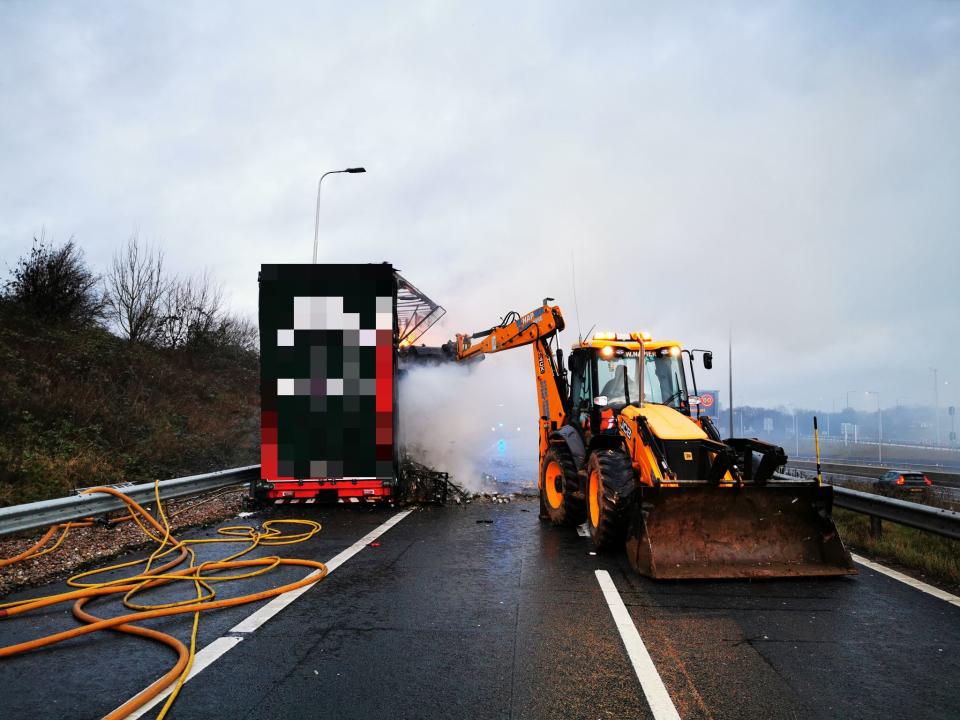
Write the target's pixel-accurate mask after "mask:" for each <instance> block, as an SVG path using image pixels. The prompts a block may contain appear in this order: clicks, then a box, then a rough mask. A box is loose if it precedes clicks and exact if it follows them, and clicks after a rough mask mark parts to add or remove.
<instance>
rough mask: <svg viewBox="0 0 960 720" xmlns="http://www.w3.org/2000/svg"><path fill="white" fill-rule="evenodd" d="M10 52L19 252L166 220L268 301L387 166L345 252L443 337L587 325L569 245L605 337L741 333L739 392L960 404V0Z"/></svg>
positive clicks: (778, 398)
mask: <svg viewBox="0 0 960 720" xmlns="http://www.w3.org/2000/svg"><path fill="white" fill-rule="evenodd" d="M678 5H679V6H681V7H679V8H678V7H677V6H678ZM0 58H2V62H0V258H2V260H3V261H4V263H5V264H6V265H12V264H13V262H15V260H16V258H17V256H18V255H20V254H22V253H25V252H26V251H27V250H28V248H29V245H30V238H31V237H32V236H33V235H35V234H38V233H40V231H41V230H42V229H43V230H45V232H46V235H47V237H48V238H52V239H53V240H54V241H56V242H61V241H64V240H66V239H68V238H69V237H70V236H73V237H74V238H75V239H76V240H77V241H78V243H79V244H80V245H81V246H82V247H83V248H84V250H85V251H86V253H87V256H88V258H89V260H90V261H91V263H92V264H93V265H94V266H95V267H97V268H100V269H102V268H105V267H106V265H107V264H108V263H109V259H110V256H111V254H112V253H113V251H114V250H115V249H116V248H117V247H118V246H119V245H120V244H121V243H122V242H123V241H124V240H125V238H127V237H128V236H129V235H130V234H131V233H133V232H139V234H140V236H141V237H142V238H145V239H147V240H150V241H152V242H155V243H156V244H158V245H161V246H162V247H163V248H164V250H165V252H166V254H167V258H168V261H169V263H170V265H171V266H172V267H173V268H175V269H176V270H178V271H180V272H184V273H189V272H193V271H201V270H202V269H204V268H209V269H210V270H211V271H212V273H213V274H214V275H215V277H217V278H218V279H219V280H220V281H222V282H223V284H224V286H225V288H226V290H227V292H228V295H229V297H230V300H231V302H232V304H233V305H234V307H236V308H237V309H238V310H240V311H243V312H245V313H249V314H251V315H253V314H254V313H255V309H256V297H257V283H256V278H257V270H258V268H259V265H260V264H261V263H274V262H306V261H309V259H310V256H311V249H312V248H311V246H312V234H313V212H314V202H315V197H316V196H315V191H316V181H317V178H318V176H319V175H320V174H321V173H322V172H323V171H325V170H330V169H336V168H342V167H345V166H349V165H363V166H365V167H366V169H367V174H365V175H337V176H332V177H329V178H327V180H326V181H324V196H323V199H322V208H321V218H320V247H321V251H320V253H321V259H322V260H324V261H331V262H379V261H382V260H387V261H390V262H392V263H394V264H395V265H396V266H397V267H399V268H401V269H402V271H403V272H404V274H405V275H406V276H407V277H408V278H409V279H410V280H411V281H412V282H414V283H415V284H417V285H418V286H419V287H420V288H421V289H422V290H424V291H425V292H427V293H428V294H430V295H431V296H432V297H433V298H434V299H436V300H437V301H438V302H440V303H441V304H443V305H444V306H445V307H446V308H447V310H448V314H447V319H446V320H445V321H444V324H443V326H442V327H441V328H439V330H438V331H437V330H435V331H433V332H432V333H431V334H430V335H428V336H427V338H426V340H432V341H434V342H441V341H443V340H445V339H447V338H448V337H449V336H451V335H452V334H453V333H454V332H456V331H458V330H475V329H478V328H480V327H485V326H489V325H490V324H492V322H494V321H496V320H497V319H498V318H499V316H500V315H502V314H503V313H504V312H505V311H507V310H511V309H515V310H518V311H520V312H525V311H527V310H530V309H532V308H533V307H535V306H536V305H538V304H539V302H540V301H541V299H542V298H543V297H544V296H551V297H554V298H556V300H557V302H558V303H559V304H560V305H561V307H562V308H563V309H564V311H565V314H566V317H567V320H568V327H570V328H573V330H572V331H569V330H568V332H567V333H565V344H569V342H572V341H573V340H574V339H575V334H576V326H577V312H576V309H575V306H574V298H573V281H572V274H573V273H572V264H571V258H574V259H575V263H576V278H577V296H578V300H579V316H580V318H581V320H582V325H583V330H584V331H586V330H587V329H588V328H589V327H590V326H591V325H594V324H595V323H596V324H597V328H598V329H609V330H618V329H619V330H629V329H641V328H643V329H649V330H651V331H652V332H653V333H654V335H656V336H660V337H664V336H670V337H675V338H678V339H680V340H682V341H684V342H685V343H687V344H688V345H691V346H696V347H712V348H714V349H715V350H717V351H718V356H719V355H724V356H725V355H726V345H727V333H728V328H729V327H730V326H732V330H733V335H734V353H735V358H734V368H735V388H734V390H735V401H736V402H738V403H741V402H742V403H751V404H766V405H775V404H781V403H795V404H797V405H801V406H805V407H811V406H813V407H821V408H827V409H829V408H830V407H831V403H832V401H836V403H837V404H840V402H841V400H842V398H844V396H845V394H846V391H847V390H857V391H863V390H879V391H880V392H881V394H882V401H883V404H884V406H887V405H894V404H895V403H896V401H897V400H900V401H901V402H905V403H911V402H917V403H931V402H932V395H933V378H932V373H931V372H930V370H929V367H930V366H937V367H939V369H940V378H941V380H942V381H947V382H949V383H950V384H949V385H946V386H944V388H942V391H941V402H943V401H944V400H945V399H946V400H948V401H949V400H951V399H953V401H956V400H957V399H960V397H958V395H957V392H956V390H955V389H954V388H955V387H956V384H960V363H958V359H957V358H958V353H960V321H958V311H960V291H958V290H960V284H958V275H960V249H958V247H960V243H958V241H960V140H958V134H960V3H957V2H930V3H922V2H897V3H884V2H875V1H871V2H862V3H855V2H845V3H833V2H829V3H828V2H824V3H819V4H818V3H811V2H796V3H793V2H756V3H743V4H739V3H716V2H710V3H703V4H697V3H679V4H678V3H639V2H619V3H613V2H609V3H604V2H591V3H587V2H583V3H563V2H556V1H551V2H543V3H516V2H511V3H502V4H498V3H493V2H482V3H478V2H473V3H463V4H461V5H459V6H457V5H455V4H454V3H451V2H440V1H436V2H415V1H413V0H408V1H407V2H403V3H390V4H383V5H381V4H378V3H373V2H363V3H333V2H331V3H319V2H303V3H296V2H283V3H266V2H264V3H240V2H224V3H216V2H202V3H186V2H150V3H135V2H124V3H117V2H100V3H97V2H84V3H76V2H65V3H53V2H33V1H31V2H10V0H0ZM512 355H515V356H517V357H512V358H508V357H505V356H504V357H501V358H491V359H490V360H489V362H501V363H502V365H503V368H504V370H503V371H504V373H505V374H511V375H512V380H515V379H516V377H517V376H518V375H519V376H522V375H523V374H524V373H526V372H527V371H528V363H529V358H528V357H527V356H526V353H512ZM521 356H522V357H521ZM719 360H720V358H718V362H717V364H716V366H715V369H714V370H713V372H712V375H711V376H705V377H701V386H708V387H709V386H712V387H720V388H723V389H725V388H726V363H725V360H724V361H719ZM708 377H709V379H707V378H708ZM512 380H511V383H510V384H509V386H511V387H512V384H513V382H512ZM955 383H956V384H955ZM530 392H531V394H532V392H533V390H532V388H531V391H530ZM854 397H855V398H859V400H858V404H859V406H860V407H861V408H862V409H867V408H869V407H872V406H873V403H874V401H873V400H869V402H868V399H867V398H865V397H864V396H862V395H861V394H857V395H855V396H854ZM524 399H525V400H526V399H529V398H524ZM855 404H856V403H855Z"/></svg>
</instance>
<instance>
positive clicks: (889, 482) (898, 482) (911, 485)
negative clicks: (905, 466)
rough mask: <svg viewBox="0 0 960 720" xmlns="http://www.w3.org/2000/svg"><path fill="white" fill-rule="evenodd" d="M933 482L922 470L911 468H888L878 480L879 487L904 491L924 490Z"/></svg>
mask: <svg viewBox="0 0 960 720" xmlns="http://www.w3.org/2000/svg"><path fill="white" fill-rule="evenodd" d="M931 484H932V483H931V482H930V479H929V478H928V477H927V476H926V475H924V474H923V473H922V472H916V471H911V470H888V471H887V472H885V473H884V474H883V475H881V476H880V478H879V479H878V480H877V487H879V488H882V489H887V490H902V491H904V492H922V491H923V489H924V488H925V487H927V486H929V485H931Z"/></svg>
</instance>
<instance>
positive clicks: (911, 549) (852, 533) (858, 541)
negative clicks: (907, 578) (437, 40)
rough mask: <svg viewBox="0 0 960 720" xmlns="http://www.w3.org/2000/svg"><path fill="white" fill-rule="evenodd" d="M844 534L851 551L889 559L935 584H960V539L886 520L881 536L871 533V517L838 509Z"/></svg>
mask: <svg viewBox="0 0 960 720" xmlns="http://www.w3.org/2000/svg"><path fill="white" fill-rule="evenodd" d="M833 517H834V520H835V521H836V523H837V528H838V529H839V530H840V536H841V537H842V538H843V541H844V543H845V544H846V545H847V547H848V548H849V549H851V550H854V551H856V552H859V553H860V554H863V555H866V556H867V557H869V558H870V559H871V560H877V561H878V562H888V563H892V564H893V565H898V566H900V567H901V568H903V569H904V570H905V571H906V572H907V573H908V574H910V575H914V576H918V577H920V579H922V580H927V581H929V582H931V583H933V584H934V585H941V586H949V589H952V590H956V589H957V588H958V587H960V541H958V540H951V539H949V538H945V537H940V536H939V535H934V534H932V533H927V532H922V531H920V530H914V529H913V528H908V527H904V526H902V525H897V524H895V523H892V522H888V521H884V522H883V532H882V536H881V537H880V538H874V537H872V536H871V535H870V518H869V517H868V516H866V515H861V514H860V513H855V512H851V511H850V510H843V509H841V508H834V511H833Z"/></svg>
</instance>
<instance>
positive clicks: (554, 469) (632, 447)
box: [448, 298, 856, 579]
mask: <svg viewBox="0 0 960 720" xmlns="http://www.w3.org/2000/svg"><path fill="white" fill-rule="evenodd" d="M552 300H553V298H546V299H544V301H543V305H542V306H541V307H538V308H537V309H535V310H533V311H532V312H530V313H527V314H526V315H523V316H520V315H519V314H517V313H509V314H508V315H507V316H506V317H505V318H503V320H502V321H501V322H500V323H499V324H498V325H496V326H494V327H491V328H489V329H487V330H483V331H481V332H478V333H473V334H462V335H457V336H456V340H455V341H453V342H452V343H450V344H449V346H448V350H449V351H450V352H451V354H453V355H454V356H455V357H456V359H457V360H459V361H468V360H475V359H477V358H478V357H480V356H482V355H485V354H490V353H496V352H502V351H504V350H510V349H513V348H518V347H522V346H525V345H531V346H532V347H533V366H534V376H535V380H536V390H537V402H538V406H539V416H540V419H539V425H540V463H539V467H540V471H539V479H538V487H539V494H540V514H541V518H543V519H544V520H549V521H550V522H552V523H553V524H555V525H579V524H581V523H583V522H584V520H586V524H587V527H588V528H589V532H590V537H591V539H592V542H593V544H594V546H595V547H596V548H597V549H598V550H607V551H616V550H619V549H620V548H622V547H624V545H625V547H626V552H627V555H628V557H629V561H630V564H631V565H632V566H633V568H634V569H635V570H636V571H637V572H639V573H641V574H643V575H647V576H649V577H653V578H667V579H692V578H756V577H792V576H826V575H848V574H854V573H856V570H855V569H854V567H853V563H852V561H851V558H850V554H849V553H848V552H847V550H846V549H845V548H844V546H843V543H842V541H841V539H840V536H839V534H838V533H837V529H836V526H835V525H834V523H833V521H832V519H831V514H830V513H831V507H832V504H833V494H832V492H833V488H832V487H830V486H822V485H820V484H819V483H818V482H817V481H813V482H812V483H811V482H809V481H794V480H787V479H785V478H784V477H782V476H777V475H776V473H775V471H776V469H777V468H778V467H779V466H781V465H783V464H784V463H785V462H786V460H787V456H786V454H785V453H784V451H783V449H782V448H780V447H776V446H774V445H771V444H769V443H765V442H761V441H759V440H756V439H752V438H731V439H727V440H721V438H720V434H719V433H718V431H717V429H716V427H715V426H714V425H713V423H712V422H711V421H710V419H709V417H707V416H706V415H702V416H701V415H700V413H699V407H698V403H699V398H698V397H697V396H696V387H695V373H694V370H693V365H694V360H695V353H696V352H697V351H688V350H684V349H683V348H682V347H681V345H680V343H679V342H676V341H674V340H653V339H651V337H650V335H648V334H647V333H640V332H633V333H629V334H626V335H618V334H614V333H597V334H595V335H593V336H592V337H590V338H589V339H586V340H584V339H580V340H579V341H578V342H577V343H576V344H575V345H574V346H573V348H572V350H571V352H570V354H569V356H568V358H567V365H568V366H569V370H568V369H567V367H565V366H564V356H563V351H562V350H561V349H560V348H559V342H558V337H557V336H558V333H559V332H560V331H562V330H563V328H564V321H563V314H562V313H561V311H560V308H559V307H557V306H556V305H551V304H550V303H551V302H552ZM699 352H700V353H701V358H702V359H703V361H704V366H705V367H706V368H707V369H709V368H710V367H711V364H712V354H710V353H708V352H705V351H699ZM684 355H686V357H687V365H688V366H689V367H690V374H691V377H692V378H693V379H694V392H693V393H692V394H690V393H688V387H687V382H686V368H685V366H684V362H683V357H684Z"/></svg>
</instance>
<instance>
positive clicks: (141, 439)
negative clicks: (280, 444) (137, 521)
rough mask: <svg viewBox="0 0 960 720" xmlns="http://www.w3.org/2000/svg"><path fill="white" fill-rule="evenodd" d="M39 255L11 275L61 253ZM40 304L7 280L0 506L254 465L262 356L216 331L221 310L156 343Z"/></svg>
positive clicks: (0, 388) (2, 305) (0, 328)
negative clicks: (195, 331) (212, 323)
mask: <svg viewBox="0 0 960 720" xmlns="http://www.w3.org/2000/svg"><path fill="white" fill-rule="evenodd" d="M71 244H72V243H71ZM65 247H66V246H65ZM61 250H62V249H61ZM44 252H46V253H47V254H46V255H45V256H44V254H43V252H41V254H40V257H39V260H37V256H36V253H34V255H33V256H32V257H31V258H25V259H21V261H20V264H19V265H18V268H17V270H23V268H24V267H26V268H27V269H28V270H29V269H30V263H31V262H32V261H34V264H36V262H41V261H42V262H48V263H49V261H50V258H51V257H54V256H55V255H56V254H57V253H58V252H60V251H57V250H54V251H50V250H49V249H46V250H45V251H44ZM45 258H46V259H45ZM75 259H76V258H75ZM78 262H80V265H78V267H79V268H80V269H82V270H84V271H85V270H86V269H85V268H84V267H82V255H80V256H79V261H78ZM34 269H35V268H34ZM16 272H17V271H15V272H14V275H15V277H14V280H16V279H17V277H19V276H18V275H17V274H16ZM40 274H41V275H42V273H40ZM87 291H88V292H89V293H90V294H91V296H92V297H93V299H97V298H96V297H94V294H96V293H100V292H102V291H101V289H100V287H99V286H94V285H92V284H89V285H88V286H87ZM52 292H58V290H56V289H53V290H52ZM18 293H19V294H18ZM101 297H102V296H101ZM45 307H47V306H46V305H43V306H38V305H37V304H36V303H35V302H33V301H32V300H30V298H29V297H28V298H27V300H25V299H24V294H23V293H22V292H20V288H19V287H18V286H17V285H15V284H14V283H13V282H8V283H7V286H6V292H5V294H4V296H3V297H2V298H0V506H3V505H11V504H17V503H22V502H30V501H33V500H40V499H45V498H52V497H60V496H63V495H65V494H68V493H69V491H70V490H71V489H73V488H77V487H88V486H90V485H96V484H105V483H118V482H125V481H130V482H147V481H151V480H153V479H155V478H161V479H164V478H168V477H176V476H179V475H187V474H191V473H198V472H204V471H208V470H215V469H221V468H224V467H233V466H237V465H243V464H249V463H254V462H256V461H257V455H258V452H257V448H258V442H259V439H258V412H259V386H258V374H259V370H258V363H259V361H258V357H257V355H256V352H255V351H254V350H253V349H252V346H251V343H250V342H249V336H246V338H245V340H244V341H242V342H236V341H234V339H233V336H230V335H229V334H228V333H224V332H223V327H224V326H225V323H227V321H229V322H233V321H232V320H230V319H229V318H228V317H227V316H224V318H225V320H224V322H223V323H221V324H219V325H218V326H217V327H216V328H212V329H211V330H210V332H209V333H206V334H203V335H197V336H196V337H193V338H192V340H191V341H190V342H186V343H179V344H177V345H176V346H161V345H159V344H157V343H145V342H136V341H133V340H132V339H130V338H129V337H120V336H118V335H115V334H113V333H112V332H111V331H110V330H109V329H108V327H107V326H106V323H105V321H104V318H103V316H102V315H100V314H98V313H92V314H91V313H86V314H85V315H84V317H76V316H72V315H70V314H69V313H67V314H66V315H65V316H64V315H62V314H61V315H58V314H56V313H53V314H51V313H50V312H46V311H45V312H41V309H42V308H45ZM84 307H86V306H84Z"/></svg>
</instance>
